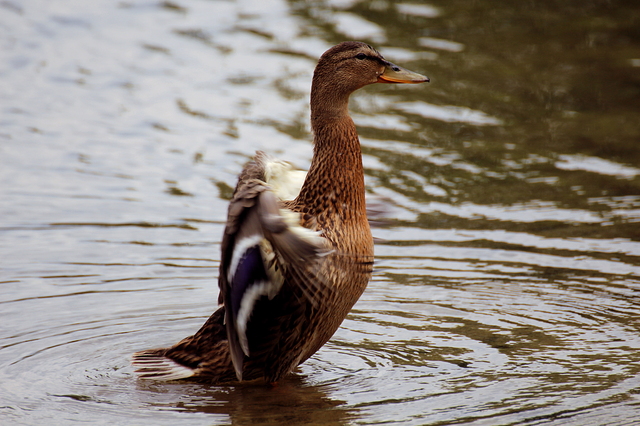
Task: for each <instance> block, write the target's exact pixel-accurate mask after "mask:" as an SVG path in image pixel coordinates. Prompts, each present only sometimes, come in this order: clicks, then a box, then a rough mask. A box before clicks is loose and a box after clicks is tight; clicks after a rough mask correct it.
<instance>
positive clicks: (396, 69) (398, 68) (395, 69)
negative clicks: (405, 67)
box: [392, 67, 400, 72]
mask: <svg viewBox="0 0 640 426" xmlns="http://www.w3.org/2000/svg"><path fill="white" fill-rule="evenodd" d="M392 70H394V71H396V72H398V71H400V67H393V68H392Z"/></svg>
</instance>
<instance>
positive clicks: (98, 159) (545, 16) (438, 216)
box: [0, 0, 640, 425]
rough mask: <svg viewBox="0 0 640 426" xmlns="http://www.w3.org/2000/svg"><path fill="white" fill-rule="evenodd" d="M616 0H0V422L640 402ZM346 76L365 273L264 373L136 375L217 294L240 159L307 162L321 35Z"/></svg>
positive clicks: (358, 416) (556, 412)
mask: <svg viewBox="0 0 640 426" xmlns="http://www.w3.org/2000/svg"><path fill="white" fill-rule="evenodd" d="M638 28H640V8H639V7H638V6H637V5H636V4H635V3H634V2H626V1H609V2H603V1H593V0H592V1H585V2H580V4H579V5H577V6H572V5H564V4H558V3H557V2H552V1H535V2H525V3H522V2H520V3H517V4H511V3H510V2H503V1H476V2H466V1H446V2H445V1H434V2H429V3H420V2H413V3H410V2H400V3H398V2H390V1H384V0H379V1H374V2H366V1H358V0H330V1H313V2H312V1H302V0H290V1H283V0H268V1H264V0H261V1H258V0H238V1H222V0H219V1H216V0H177V1H166V2H160V1H124V2H113V1H107V0H96V1H93V2H85V1H80V0H62V1H57V2H48V1H45V0H25V1H16V0H7V1H3V2H0V46H1V48H0V82H1V83H0V199H1V200H2V201H1V202H0V259H2V260H0V288H1V289H2V291H0V305H1V306H0V316H1V318H2V326H1V327H0V419H1V420H2V423H3V424H4V423H5V422H9V423H10V424H29V425H33V424H51V423H52V422H53V423H56V424H71V423H77V422H87V423H89V424H92V423H93V424H110V425H114V424H139V425H143V424H149V425H164V424H167V425H168V424H175V423H176V422H182V423H185V422H187V423H189V424H194V425H197V424H202V425H212V424H238V425H241V424H290V425H300V424H314V425H318V424H327V425H335V424H338V425H343V424H399V425H400V424H401V425H446V424H465V425H495V424H526V425H542V424H548V423H558V424H567V425H589V424H591V425H601V424H607V425H630V424H634V423H635V422H637V420H636V419H637V418H638V417H639V416H640V399H639V397H638V395H639V394H640V336H639V327H640V312H639V309H640V299H639V297H640V226H639V225H638V222H640V149H638V141H639V140H640V120H638V117H639V116H640V115H639V113H640V104H639V103H638V99H639V98H640V79H639V76H640V33H639V32H638ZM348 39H359V40H362V41H366V42H369V43H371V44H373V45H374V46H376V47H377V48H378V49H379V50H380V51H381V52H382V54H383V55H385V56H386V57H387V58H388V59H389V60H392V61H394V62H397V63H398V64H400V65H403V66H406V67H407V68H409V69H412V70H415V71H418V72H421V73H424V74H426V75H428V76H429V77H430V78H431V80H432V82H431V83H430V84H429V85H419V86H411V87H394V86H390V85H377V86H375V87H368V88H365V89H363V90H361V91H360V92H358V93H357V94H356V95H355V96H354V97H353V99H352V102H351V110H352V115H353V117H354V120H355V121H356V124H357V125H358V128H359V132H360V135H361V142H362V147H363V153H364V163H365V167H366V181H367V189H368V192H369V195H370V196H371V199H373V200H375V199H377V200H380V199H382V200H383V204H384V205H385V206H386V208H385V214H386V219H385V220H384V223H383V225H384V226H383V227H379V228H376V229H374V236H375V237H376V241H377V245H376V271H375V273H374V277H373V280H372V281H371V283H370V285H369V288H368V289H367V291H366V292H365V294H364V295H363V297H362V299H361V300H360V302H359V303H358V304H357V305H356V306H355V308H354V310H353V312H352V313H351V314H350V315H349V317H348V318H347V319H346V320H345V322H344V324H343V327H342V328H341V329H340V330H339V331H338V332H337V333H336V335H335V336H334V338H333V339H332V340H331V341H330V342H329V343H328V344H327V345H326V346H325V347H324V348H323V349H322V350H320V351H319V352H318V353H317V354H316V355H315V356H314V357H313V358H311V359H310V360H309V361H307V362H306V363H305V364H303V365H302V366H301V367H300V369H299V371H298V372H296V373H295V374H294V375H292V376H291V377H289V378H288V379H287V380H285V381H284V382H283V383H282V384H281V385H280V386H278V387H277V388H275V389H271V388H270V387H266V386H263V385H260V384H257V385H256V384H247V385H241V386H204V385H201V384H194V383H188V382H174V383H156V382H148V381H139V380H137V379H136V378H135V376H134V375H133V372H132V369H131V368H130V366H129V364H128V357H129V355H130V354H131V353H132V352H134V351H137V350H140V349H145V348H151V347H158V346H165V345H170V344H172V343H175V342H177V341H178V340H179V339H181V338H183V337H185V336H187V335H189V334H192V333H193V332H195V331H196V330H197V329H198V327H199V326H200V325H201V324H202V323H203V322H204V320H205V319H206V318H207V317H208V316H209V314H210V313H211V312H212V311H213V309H214V308H215V304H216V300H217V288H216V287H217V284H216V282H217V273H218V272H217V268H218V262H219V249H220V247H219V245H220V238H221V233H222V229H223V226H224V220H225V215H226V204H227V198H228V196H229V191H230V189H231V187H233V185H234V184H235V176H236V174H237V173H238V172H239V170H240V168H241V166H242V164H243V163H244V162H246V161H247V160H248V159H249V158H250V157H251V155H252V154H253V152H255V150H258V149H262V150H266V151H268V152H270V153H273V154H275V155H278V156H281V157H283V158H286V159H287V160H290V161H292V162H293V163H294V164H296V165H298V166H299V167H301V168H306V167H308V164H309V160H310V158H311V144H310V137H309V134H308V127H309V126H308V115H309V110H308V91H309V87H310V80H311V74H312V71H313V67H314V65H315V61H316V60H317V57H318V56H319V55H320V54H321V53H322V52H324V50H326V49H327V48H328V47H330V46H331V45H333V44H336V43H338V42H340V41H342V40H348Z"/></svg>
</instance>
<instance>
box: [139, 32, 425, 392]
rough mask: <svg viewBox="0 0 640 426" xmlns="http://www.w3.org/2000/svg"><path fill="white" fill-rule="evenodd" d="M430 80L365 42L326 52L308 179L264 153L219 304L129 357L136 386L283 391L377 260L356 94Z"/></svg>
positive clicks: (233, 236) (224, 252) (229, 225)
mask: <svg viewBox="0 0 640 426" xmlns="http://www.w3.org/2000/svg"><path fill="white" fill-rule="evenodd" d="M424 82H429V78H428V77H426V76H424V75H421V74H418V73H415V72H413V71H409V70H407V69H404V68H401V67H399V66H397V65H395V64H393V63H391V62H389V61H387V60H386V59H385V58H384V57H383V56H382V55H381V54H380V53H379V52H378V51H377V50H376V49H374V48H373V47H371V46H370V45H368V44H366V43H363V42H358V41H346V42H342V43H340V44H338V45H336V46H333V47H331V48H330V49H329V50H327V51H326V52H325V53H324V54H322V56H321V57H320V59H319V60H318V63H317V66H316V68H315V71H314V74H313V79H312V84H311V98H310V106H311V129H312V131H313V157H312V160H311V165H310V167H309V170H308V172H307V173H306V174H303V175H300V174H299V173H296V172H295V171H294V170H292V168H291V167H290V165H289V163H286V162H283V161H280V160H278V159H275V158H273V157H271V156H269V155H267V154H266V153H264V152H261V151H258V152H257V153H256V155H255V157H254V158H253V160H252V161H250V162H249V163H247V164H246V166H245V167H244V168H243V170H242V171H241V172H240V175H239V177H238V182H237V185H236V187H235V190H234V193H233V196H232V199H231V201H230V203H229V207H228V215H227V221H226V225H225V229H224V233H223V237H222V243H221V257H220V269H219V277H218V286H219V290H220V294H219V298H218V303H219V307H218V309H217V310H216V311H215V312H214V313H213V314H212V315H211V316H210V317H209V319H208V320H207V321H206V322H205V324H204V325H203V326H202V327H201V328H200V329H199V330H198V331H197V332H196V333H195V334H194V335H192V336H189V337H187V338H185V339H183V340H181V341H179V342H178V343H176V344H175V345H173V346H171V347H168V348H159V349H148V350H143V351H140V352H136V353H135V354H133V355H132V365H133V367H134V368H135V372H136V373H137V375H138V377H139V378H141V379H153V380H181V379H193V380H198V381H206V382H208V383H211V384H218V383H229V382H242V381H251V380H259V379H262V380H264V381H266V382H267V383H271V384H276V383H278V382H279V381H280V380H281V379H282V378H284V377H285V376H287V375H288V374H289V373H291V372H292V371H293V370H294V369H295V368H296V367H298V366H299V365H300V364H302V363H303V362H305V361H306V360H307V359H309V358H310V357H311V356H312V355H313V354H314V353H316V352H317V351H318V350H319V349H320V348H321V347H322V346H323V345H324V344H325V343H326V342H327V341H328V340H329V339H330V338H331V337H332V336H333V334H334V333H335V332H336V330H337V329H338V328H339V327H340V325H341V323H342V322H343V320H344V319H345V317H346V316H347V314H348V313H349V311H350V310H351V308H352V307H353V305H354V304H355V303H356V301H357V300H358V299H359V298H360V296H361V295H362V293H363V292H364V290H365V288H366V287H367V284H368V282H369V280H370V278H371V275H372V270H373V262H374V243H373V237H372V234H371V229H370V227H369V222H368V220H367V211H366V203H365V186H364V170H363V165H362V152H361V147H360V141H359V138H358V133H357V130H356V126H355V124H354V122H353V120H352V119H351V117H350V115H349V111H348V105H349V97H350V95H351V94H352V93H353V92H354V91H356V90H358V89H360V88H362V87H364V86H367V85H370V84H375V83H394V84H403V83H404V84H416V83H424ZM300 182H301V184H300Z"/></svg>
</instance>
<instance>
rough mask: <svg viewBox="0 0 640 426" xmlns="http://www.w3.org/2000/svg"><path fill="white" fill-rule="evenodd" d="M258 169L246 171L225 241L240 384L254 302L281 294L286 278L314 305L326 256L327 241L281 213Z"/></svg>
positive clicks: (223, 273) (226, 292)
mask: <svg viewBox="0 0 640 426" xmlns="http://www.w3.org/2000/svg"><path fill="white" fill-rule="evenodd" d="M260 166H261V164H260V163H259V162H258V163H256V162H254V163H250V164H249V165H248V166H247V168H245V170H244V171H243V174H242V175H241V179H240V181H239V182H238V187H237V188H236V192H235V194H234V197H233V200H232V201H231V203H230V205H229V213H228V218H227V225H226V228H225V232H224V236H223V240H222V258H221V266H220V277H219V286H220V296H221V302H223V303H224V305H225V308H226V316H225V322H226V328H227V337H228V341H229V349H230V352H231V359H232V361H233V365H234V368H235V371H236V375H237V376H238V379H239V380H242V367H243V362H244V357H245V356H249V355H250V352H249V342H248V340H247V333H246V331H247V325H248V323H249V319H250V318H251V315H252V311H253V307H254V305H255V303H256V301H257V300H258V299H260V298H262V297H267V298H269V299H272V298H273V297H274V296H275V295H276V294H278V292H279V291H280V290H281V288H282V285H283V283H284V279H285V273H286V275H287V276H289V277H295V280H294V281H295V283H296V285H297V286H299V289H300V294H301V295H302V296H301V297H303V298H305V299H306V301H307V302H308V303H310V304H311V305H314V304H315V303H316V302H317V300H316V294H318V287H319V286H320V285H321V282H319V280H318V278H317V277H316V276H315V274H314V271H315V270H317V267H316V266H314V265H317V264H318V263H319V262H320V261H321V260H322V258H323V256H324V254H325V253H326V252H327V250H326V249H325V241H324V238H322V237H320V236H319V235H318V233H317V232H314V231H312V230H309V229H306V228H303V227H302V226H300V220H299V216H298V214H297V213H294V212H292V211H289V210H286V209H283V208H281V207H280V204H279V200H278V198H277V197H276V195H275V193H274V192H273V191H272V190H271V187H270V186H269V185H268V184H267V183H266V182H264V181H263V180H262V179H260V178H259V177H261V176H260V169H261V167H260ZM252 168H253V169H252ZM262 170H264V168H262Z"/></svg>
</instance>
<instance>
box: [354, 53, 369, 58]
mask: <svg viewBox="0 0 640 426" xmlns="http://www.w3.org/2000/svg"><path fill="white" fill-rule="evenodd" d="M366 57H367V55H365V54H364V53H362V52H360V53H358V54H357V55H356V59H364V58H366Z"/></svg>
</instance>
